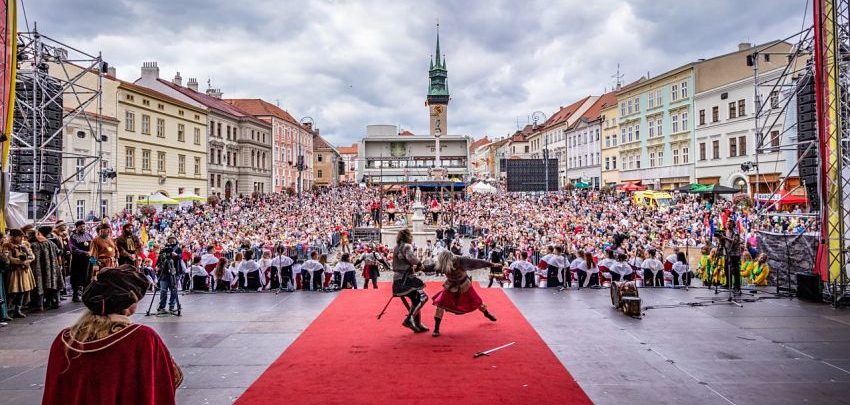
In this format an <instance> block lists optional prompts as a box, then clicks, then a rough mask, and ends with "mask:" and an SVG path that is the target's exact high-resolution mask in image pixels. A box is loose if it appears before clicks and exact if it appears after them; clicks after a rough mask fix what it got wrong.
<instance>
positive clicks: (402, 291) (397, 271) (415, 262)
mask: <svg viewBox="0 0 850 405" xmlns="http://www.w3.org/2000/svg"><path fill="white" fill-rule="evenodd" d="M412 242H413V235H412V234H411V233H410V230H408V229H402V230H401V231H400V232H399V233H398V237H397V238H396V246H395V249H393V296H396V297H401V300H402V302H403V303H404V304H405V306H407V307H408V310H407V316H405V317H404V322H402V326H404V327H405V328H409V329H410V330H412V331H413V332H415V333H422V332H427V331H429V330H430V329H428V328H427V327H425V325H422V322H421V314H420V311H421V310H422V307H423V306H424V305H425V303H426V302H427V301H428V295H427V294H425V283H424V282H422V280H420V279H419V278H418V277H416V276H415V275H414V274H413V272H414V271H415V270H416V268H417V267H419V266H420V265H421V264H420V262H419V259H418V258H417V257H416V254H415V253H414V252H413V246H412V245H411V243H412ZM405 298H409V299H410V304H408V303H407V301H405Z"/></svg>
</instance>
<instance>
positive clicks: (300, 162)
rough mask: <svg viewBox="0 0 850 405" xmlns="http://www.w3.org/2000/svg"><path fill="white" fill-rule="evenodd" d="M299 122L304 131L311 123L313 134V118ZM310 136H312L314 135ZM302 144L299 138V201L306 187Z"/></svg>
mask: <svg viewBox="0 0 850 405" xmlns="http://www.w3.org/2000/svg"><path fill="white" fill-rule="evenodd" d="M298 122H299V123H300V124H301V128H302V129H303V128H304V125H305V124H306V123H308V122H309V123H310V130H311V132H312V130H313V126H314V122H313V118H312V117H304V118H301V120H300V121H298ZM299 132H301V131H299ZM310 135H311V136H312V133H311V134H310ZM301 144H302V142H301V139H300V137H299V140H298V159H297V165H296V168H297V169H298V199H301V189H303V188H304V185H303V183H302V179H301V172H303V171H304V166H305V164H304V154H303V151H302V150H301Z"/></svg>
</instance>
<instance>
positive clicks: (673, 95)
mask: <svg viewBox="0 0 850 405" xmlns="http://www.w3.org/2000/svg"><path fill="white" fill-rule="evenodd" d="M670 90H671V91H670V101H676V100H678V99H679V85H678V84H674V85H672V86H671V87H670Z"/></svg>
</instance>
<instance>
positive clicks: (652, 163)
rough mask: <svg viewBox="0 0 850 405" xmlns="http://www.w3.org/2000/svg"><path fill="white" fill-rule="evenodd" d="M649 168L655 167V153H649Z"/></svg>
mask: <svg viewBox="0 0 850 405" xmlns="http://www.w3.org/2000/svg"><path fill="white" fill-rule="evenodd" d="M649 167H655V152H649Z"/></svg>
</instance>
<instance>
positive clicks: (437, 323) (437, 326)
mask: <svg viewBox="0 0 850 405" xmlns="http://www.w3.org/2000/svg"><path fill="white" fill-rule="evenodd" d="M442 321H443V318H437V317H436V316H435V317H434V331H433V332H431V336H433V337H439V336H440V322H442Z"/></svg>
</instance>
